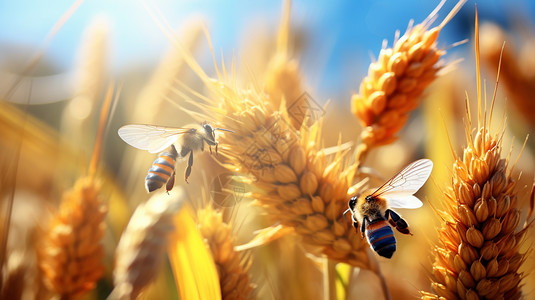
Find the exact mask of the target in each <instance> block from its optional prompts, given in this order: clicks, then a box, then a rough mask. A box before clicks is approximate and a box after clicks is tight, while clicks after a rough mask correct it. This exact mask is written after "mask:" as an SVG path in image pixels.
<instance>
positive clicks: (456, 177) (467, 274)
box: [421, 11, 528, 299]
mask: <svg viewBox="0 0 535 300" xmlns="http://www.w3.org/2000/svg"><path fill="white" fill-rule="evenodd" d="M475 27H476V37H475V43H476V66H477V76H478V78H477V84H478V94H477V97H478V119H477V121H478V122H477V128H475V130H472V128H471V126H472V120H471V115H470V112H469V110H468V111H467V115H468V122H467V124H466V140H467V146H466V147H465V148H464V152H463V157H462V158H459V157H456V160H455V162H454V164H453V173H452V185H451V186H450V187H448V188H447V189H446V191H445V193H444V199H443V210H442V211H439V217H440V219H441V223H442V226H441V228H440V229H439V243H438V245H436V247H435V250H434V257H435V262H434V264H433V271H432V274H433V283H432V284H431V286H432V289H433V291H434V294H432V293H427V292H422V294H421V296H422V299H519V298H520V297H521V296H522V293H521V279H522V277H523V275H522V273H520V272H519V268H520V266H521V265H522V263H523V262H524V260H525V253H521V252H520V250H519V248H520V245H521V241H522V239H523V237H524V234H525V233H526V230H527V226H528V225H525V227H524V228H519V224H520V211H519V208H518V202H520V201H519V197H520V196H519V192H518V191H517V189H516V180H515V178H513V177H512V175H511V167H508V161H509V160H508V158H501V149H502V145H501V142H502V136H503V132H498V133H496V134H495V135H492V134H491V133H490V132H489V127H490V121H491V118H492V108H493V107H494V105H493V104H494V100H495V95H496V94H494V96H493V99H492V104H491V110H490V117H489V120H486V116H487V108H486V101H485V105H484V106H482V101H481V89H480V87H481V79H480V72H479V39H478V34H479V30H478V29H479V28H478V18H477V11H476V26H475ZM467 101H468V99H467ZM467 107H468V103H467Z"/></svg>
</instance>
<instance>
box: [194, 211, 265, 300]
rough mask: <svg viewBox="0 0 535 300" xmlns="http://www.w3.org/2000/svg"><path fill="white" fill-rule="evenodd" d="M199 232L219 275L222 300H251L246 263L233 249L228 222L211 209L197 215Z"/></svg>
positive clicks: (252, 287) (245, 259)
mask: <svg viewBox="0 0 535 300" xmlns="http://www.w3.org/2000/svg"><path fill="white" fill-rule="evenodd" d="M197 216H198V222H199V230H200V232H201V235H202V236H203V238H204V241H205V242H206V243H207V244H208V246H209V247H210V250H211V252H212V256H213V258H214V262H215V264H216V267H217V270H218V273H219V282H220V286H221V296H222V299H223V300H229V299H254V298H255V297H254V294H253V293H252V292H253V290H254V285H253V284H252V283H251V281H250V278H249V267H250V264H249V261H248V260H247V258H246V257H245V256H243V255H242V254H241V253H239V252H236V251H235V250H234V244H235V238H234V236H233V234H232V227H231V225H230V224H229V223H225V222H223V219H222V214H221V213H220V212H217V211H216V210H214V209H213V208H212V207H207V208H205V209H202V210H199V211H198V212H197Z"/></svg>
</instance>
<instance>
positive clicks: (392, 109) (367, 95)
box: [351, 0, 466, 162]
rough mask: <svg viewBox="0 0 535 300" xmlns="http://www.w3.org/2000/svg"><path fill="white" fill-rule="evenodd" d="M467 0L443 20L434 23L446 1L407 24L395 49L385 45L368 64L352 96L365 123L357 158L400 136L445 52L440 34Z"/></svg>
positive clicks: (460, 2)
mask: <svg viewBox="0 0 535 300" xmlns="http://www.w3.org/2000/svg"><path fill="white" fill-rule="evenodd" d="M465 2H466V0H461V1H459V2H458V3H457V5H456V6H455V7H454V8H453V9H452V10H451V11H450V13H449V14H448V16H447V17H446V18H445V19H444V21H443V22H442V23H441V24H440V25H438V26H436V27H433V28H430V26H431V25H432V23H433V20H434V19H435V17H436V13H437V12H438V10H439V9H440V7H441V6H442V4H444V1H442V2H441V3H440V4H439V6H438V7H437V8H436V9H435V11H433V12H432V13H431V14H430V15H429V17H427V19H426V20H425V21H424V22H422V23H420V24H417V25H415V26H412V27H409V29H407V31H406V32H405V34H404V35H403V36H401V37H400V38H399V39H397V40H395V41H394V44H393V46H392V48H383V49H381V52H380V53H379V57H378V59H377V61H376V62H373V63H371V64H370V67H369V69H368V76H366V77H365V78H364V79H363V80H362V82H361V84H360V90H359V93H358V94H354V95H353V96H352V98H351V109H352V112H353V114H354V115H355V116H357V117H358V118H359V120H360V122H361V124H362V126H363V127H364V128H363V131H362V133H361V139H362V141H361V144H360V145H359V146H358V148H357V161H359V162H360V161H362V160H363V159H364V157H365V155H366V154H367V153H368V151H369V150H370V149H371V148H373V147H377V146H381V145H385V144H390V143H392V142H393V141H395V140H396V138H397V137H396V134H397V133H398V132H399V131H400V130H401V128H403V126H404V125H405V123H406V122H407V120H408V118H409V114H410V112H411V111H413V110H414V109H416V108H417V107H418V105H419V104H420V101H421V99H422V92H423V91H424V90H425V88H426V87H427V86H429V84H431V82H433V80H434V79H435V78H436V75H437V72H438V71H439V70H440V69H441V66H440V65H439V64H438V62H439V59H440V58H441V57H442V56H443V55H444V54H445V53H446V51H445V50H442V49H439V48H437V43H436V40H437V37H438V35H439V33H440V31H441V30H442V28H443V27H444V26H445V25H446V24H447V23H448V22H449V20H451V18H453V16H454V15H455V14H456V13H457V12H458V11H459V10H460V8H461V7H462V5H463V4H464V3H465Z"/></svg>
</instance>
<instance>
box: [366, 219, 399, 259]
mask: <svg viewBox="0 0 535 300" xmlns="http://www.w3.org/2000/svg"><path fill="white" fill-rule="evenodd" d="M366 237H367V238H368V243H370V246H372V248H373V250H374V251H375V252H377V254H379V255H381V256H383V257H386V258H391V257H392V255H393V254H394V252H395V251H396V238H395V237H394V232H393V231H392V228H391V227H390V226H389V225H388V223H387V222H386V221H385V220H378V221H374V222H372V223H369V224H367V226H366Z"/></svg>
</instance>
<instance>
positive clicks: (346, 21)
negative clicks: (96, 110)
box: [0, 0, 535, 90]
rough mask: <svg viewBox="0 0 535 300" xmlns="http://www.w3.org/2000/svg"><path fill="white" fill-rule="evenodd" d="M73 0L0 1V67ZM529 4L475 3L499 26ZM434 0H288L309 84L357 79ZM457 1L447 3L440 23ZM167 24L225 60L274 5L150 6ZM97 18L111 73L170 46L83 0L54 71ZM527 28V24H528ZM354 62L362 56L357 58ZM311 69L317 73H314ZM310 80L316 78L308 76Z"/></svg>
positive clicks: (140, 16) (126, 6)
mask: <svg viewBox="0 0 535 300" xmlns="http://www.w3.org/2000/svg"><path fill="white" fill-rule="evenodd" d="M72 2H73V1H65V0H56V1H41V0H39V1H30V0H20V1H7V0H4V1H0V28H2V29H3V30H1V31H0V68H1V67H2V66H1V63H2V61H3V60H6V59H8V57H6V55H9V51H6V49H12V47H13V46H14V45H15V46H24V47H25V49H26V51H27V52H28V54H31V53H32V51H35V49H37V48H38V46H39V45H40V44H41V43H42V41H43V40H44V37H45V36H46V34H47V32H48V31H49V30H50V28H51V27H52V25H53V24H54V23H55V22H56V21H57V19H58V18H59V17H60V16H61V15H62V14H63V12H64V11H65V10H66V9H67V8H68V7H69V6H70V5H71V3H72ZM533 2H534V1H528V0H516V1H498V0H485V1H481V2H480V3H479V7H478V9H479V12H480V16H481V18H482V19H492V20H495V21H497V22H499V23H501V24H504V25H506V26H508V25H509V23H511V20H512V18H513V17H512V16H513V15H514V13H515V12H518V11H522V13H523V14H524V15H525V16H526V17H527V18H531V19H533V15H534V14H533V12H534V11H535V4H534V3H533ZM437 3H438V1H424V0H418V1H400V0H373V1H371V0H367V1H364V0H359V1H305V0H299V1H293V3H292V21H293V23H294V25H296V26H300V27H302V28H305V30H306V32H308V33H310V34H309V35H308V38H309V40H308V48H307V49H306V51H305V52H304V53H303V54H302V56H301V67H302V68H303V69H305V70H306V69H307V68H311V70H313V71H314V68H315V67H317V66H316V64H317V60H318V59H320V60H321V64H322V70H321V72H320V73H321V75H318V72H311V74H315V75H313V76H312V77H313V78H309V80H310V81H311V82H312V83H314V84H316V83H318V82H322V83H323V84H324V85H325V88H326V89H327V90H329V89H336V86H337V85H338V84H340V83H342V84H346V85H347V84H348V82H347V81H348V80H352V82H353V81H354V82H355V83H354V85H355V89H356V88H357V87H356V83H357V81H358V80H356V79H347V78H346V77H347V76H343V74H346V72H348V71H349V72H351V70H353V69H354V70H355V71H354V73H355V77H359V78H361V77H362V76H363V75H364V74H365V72H366V68H367V64H368V63H369V58H368V57H369V56H370V53H372V54H373V55H374V56H376V55H377V53H378V51H379V50H380V48H381V44H382V40H383V39H385V38H387V39H388V40H389V42H391V41H392V39H393V37H394V32H395V30H396V29H401V30H402V31H403V30H404V29H405V28H406V27H407V23H408V21H409V19H411V18H412V19H414V20H415V21H416V22H419V21H421V20H423V19H424V18H425V17H426V16H427V15H428V14H429V13H430V12H431V11H432V10H433V9H434V7H435V6H436V5H437ZM455 4H456V1H447V3H446V5H445V7H444V8H443V9H442V10H441V14H440V15H439V19H442V18H443V17H444V16H445V14H446V13H447V12H448V11H449V10H450V9H451V7H453V6H454V5H455ZM474 5H475V1H472V0H470V1H468V3H467V4H465V6H464V8H463V10H462V11H461V13H460V14H459V15H458V16H456V18H455V19H454V20H453V22H451V24H449V25H448V27H447V28H446V30H444V32H443V34H441V37H440V38H439V42H440V43H441V44H442V45H446V46H447V45H449V44H451V43H453V42H455V41H458V40H462V39H464V38H468V37H470V33H471V30H472V29H471V28H472V24H473V23H472V22H473V11H474ZM151 6H155V7H158V8H159V9H160V10H161V11H162V12H163V14H164V15H165V17H166V18H167V19H168V20H169V21H170V23H171V24H172V25H173V26H175V27H177V28H178V27H179V24H182V23H183V22H184V21H185V20H187V19H188V18H190V17H191V16H192V15H201V16H203V17H204V18H205V19H206V21H207V24H208V27H209V30H210V33H211V37H212V40H213V43H214V46H215V47H216V48H218V49H222V50H223V52H224V53H228V55H229V56H231V54H232V52H233V51H237V53H239V49H237V48H236V47H238V46H239V43H238V41H239V39H240V35H242V34H243V32H244V30H245V29H246V28H247V27H248V26H251V24H255V22H258V21H259V20H260V21H261V22H263V23H264V24H268V25H272V26H274V27H276V26H278V23H279V20H280V14H281V6H282V4H281V1H268V0H261V1H235V0H234V1H190V0H183V1H170V0H159V1H151ZM96 16H104V17H105V18H106V19H107V20H108V23H109V24H110V25H111V36H110V39H111V41H110V47H111V49H110V68H111V70H112V71H113V72H114V73H120V72H121V71H122V70H124V69H126V68H128V67H131V66H132V65H139V66H143V65H147V66H149V65H151V64H152V65H153V64H154V63H155V62H156V61H157V60H158V58H159V57H160V56H161V55H162V53H165V50H166V49H168V48H169V42H168V40H167V39H166V38H165V36H164V35H163V34H162V33H161V32H160V31H159V29H158V27H157V26H156V25H155V24H154V22H153V20H152V19H151V18H150V16H149V15H148V14H147V12H146V11H145V9H144V8H143V6H142V4H141V2H140V1H127V0H115V1H105V0H93V1H91V0H88V1H85V2H84V3H83V4H82V5H81V6H80V8H79V9H78V10H77V11H76V12H75V14H74V15H73V17H72V18H71V19H70V20H69V21H68V22H67V23H66V24H65V26H64V27H63V28H62V29H61V30H60V32H59V33H58V34H57V36H56V37H55V38H54V40H53V41H52V43H51V44H50V45H49V47H48V49H47V53H46V54H47V58H49V59H51V60H52V61H53V62H54V63H55V64H56V65H57V67H58V68H59V70H68V69H70V68H72V65H73V63H74V61H75V55H76V51H77V49H78V47H79V42H80V39H81V37H82V33H83V31H84V28H86V26H87V25H88V24H90V23H91V21H92V20H93V19H94V18H95V17H96ZM532 25H533V24H532ZM356 57H359V58H362V57H365V58H367V59H366V61H356V59H355V58H356ZM315 71H318V70H315ZM314 76H316V77H314Z"/></svg>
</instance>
